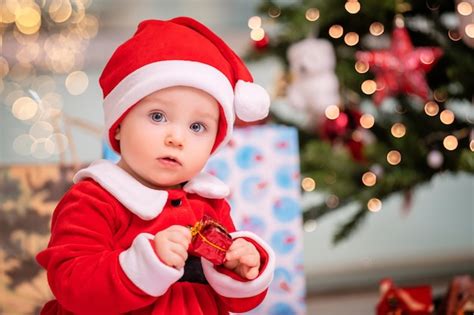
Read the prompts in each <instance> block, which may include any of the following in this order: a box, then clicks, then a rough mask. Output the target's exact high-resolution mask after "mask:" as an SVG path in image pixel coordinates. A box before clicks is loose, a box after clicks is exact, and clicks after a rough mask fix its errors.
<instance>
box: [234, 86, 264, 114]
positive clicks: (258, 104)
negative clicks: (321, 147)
mask: <svg viewBox="0 0 474 315" xmlns="http://www.w3.org/2000/svg"><path fill="white" fill-rule="evenodd" d="M234 94H235V96H234V107H235V114H236V115H237V117H239V118H240V119H241V120H243V121H256V120H260V119H263V118H265V117H267V115H268V110H269V108H270V96H269V95H268V93H267V91H266V90H265V89H264V88H263V87H261V86H260V85H258V84H255V83H251V82H245V81H242V80H239V81H237V84H236V85H235V89H234Z"/></svg>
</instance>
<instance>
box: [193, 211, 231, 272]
mask: <svg viewBox="0 0 474 315" xmlns="http://www.w3.org/2000/svg"><path fill="white" fill-rule="evenodd" d="M191 234H192V236H193V239H192V241H191V245H190V248H189V253H190V254H191V255H194V256H200V257H204V258H206V259H207V260H209V261H210V262H212V263H213V264H214V265H221V264H222V263H223V262H224V260H225V254H226V252H227V250H228V249H229V247H230V245H231V244H232V237H231V236H230V234H229V233H227V230H226V229H225V228H224V227H223V226H222V225H220V224H219V223H217V222H216V221H214V220H213V219H211V218H209V217H205V218H203V219H202V220H201V221H198V222H197V223H196V224H195V225H194V226H193V227H191Z"/></svg>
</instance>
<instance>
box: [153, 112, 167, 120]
mask: <svg viewBox="0 0 474 315" xmlns="http://www.w3.org/2000/svg"><path fill="white" fill-rule="evenodd" d="M150 118H151V119H152V120H153V121H156V122H163V121H166V117H165V115H164V114H163V113H160V112H154V113H151V114H150Z"/></svg>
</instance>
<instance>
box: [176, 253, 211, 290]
mask: <svg viewBox="0 0 474 315" xmlns="http://www.w3.org/2000/svg"><path fill="white" fill-rule="evenodd" d="M178 282H195V283H202V284H208V282H207V280H206V277H205V276H204V271H203V270H202V265H201V258H200V257H196V256H188V259H187V260H186V264H185V265H184V274H183V276H182V277H181V278H180V279H179V280H178Z"/></svg>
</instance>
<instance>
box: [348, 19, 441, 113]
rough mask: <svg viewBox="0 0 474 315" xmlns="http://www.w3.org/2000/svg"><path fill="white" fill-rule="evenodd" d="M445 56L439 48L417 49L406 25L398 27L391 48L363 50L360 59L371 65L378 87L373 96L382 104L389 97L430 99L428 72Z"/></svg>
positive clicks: (359, 55)
mask: <svg viewBox="0 0 474 315" xmlns="http://www.w3.org/2000/svg"><path fill="white" fill-rule="evenodd" d="M442 55H443V51H442V50H441V49H440V48H438V47H419V48H413V44H412V43H411V40H410V36H409V35H408V31H407V30H406V28H405V27H395V29H394V30H393V33H392V42H391V44H390V49H388V50H378V51H359V52H357V53H356V58H357V60H358V61H360V62H364V63H366V64H368V65H369V67H370V70H371V71H372V72H373V73H374V74H375V82H376V84H377V90H376V92H375V94H374V96H373V100H374V103H375V104H376V105H379V104H380V103H381V102H382V101H383V100H384V99H385V98H386V97H388V96H394V95H397V94H411V95H417V96H419V97H421V98H422V99H423V100H425V101H426V100H427V99H428V95H429V88H428V84H427V83H426V78H425V74H426V73H427V72H428V71H430V70H431V68H432V67H433V66H434V64H435V63H436V61H438V59H439V58H440V57H441V56H442Z"/></svg>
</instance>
